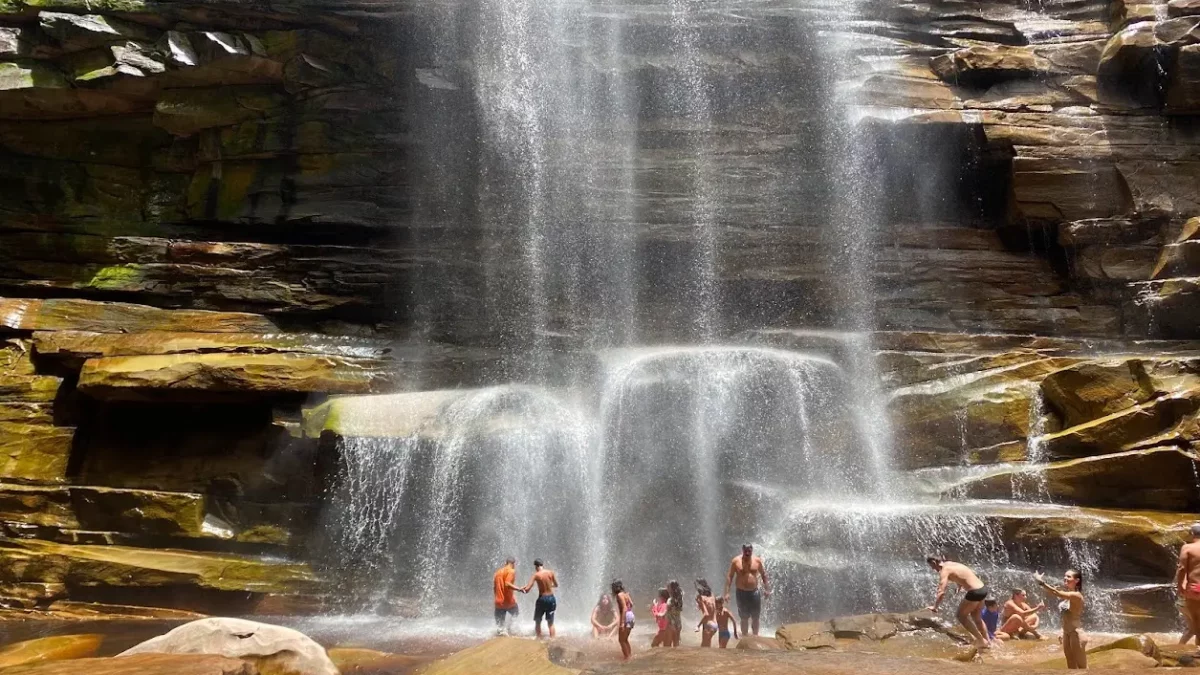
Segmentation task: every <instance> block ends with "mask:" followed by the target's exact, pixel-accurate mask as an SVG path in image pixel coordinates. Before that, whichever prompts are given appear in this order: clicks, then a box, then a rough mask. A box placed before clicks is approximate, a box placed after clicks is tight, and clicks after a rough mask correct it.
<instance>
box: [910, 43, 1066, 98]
mask: <svg viewBox="0 0 1200 675" xmlns="http://www.w3.org/2000/svg"><path fill="white" fill-rule="evenodd" d="M930 66H931V67H932V69H933V72H934V73H936V74H937V76H938V77H940V78H942V79H943V80H945V81H946V82H949V83H950V84H959V85H962V86H964V87H981V88H986V87H990V86H992V85H994V84H997V83H999V82H1003V81H1006V80H1011V79H1021V78H1031V77H1034V76H1036V75H1037V74H1039V73H1050V72H1054V71H1055V70H1056V69H1055V67H1054V65H1053V64H1051V63H1050V62H1049V61H1048V60H1046V59H1045V58H1042V57H1040V56H1039V55H1038V54H1037V53H1035V52H1034V50H1033V49H1032V48H1030V47H1027V46H1010V45H983V46H978V47H968V48H966V49H960V50H958V51H956V52H952V53H950V54H945V55H943V56H936V57H934V58H933V59H931V60H930Z"/></svg>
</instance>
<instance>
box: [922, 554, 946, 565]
mask: <svg viewBox="0 0 1200 675" xmlns="http://www.w3.org/2000/svg"><path fill="white" fill-rule="evenodd" d="M925 562H927V563H929V564H930V565H941V564H942V563H944V562H946V559H945V558H943V557H941V556H936V555H931V556H927V557H926V558H925Z"/></svg>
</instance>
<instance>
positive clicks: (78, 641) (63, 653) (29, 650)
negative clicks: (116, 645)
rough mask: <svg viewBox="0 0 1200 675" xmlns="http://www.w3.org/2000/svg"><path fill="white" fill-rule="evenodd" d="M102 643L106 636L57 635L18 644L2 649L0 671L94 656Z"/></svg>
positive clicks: (0, 651) (0, 652)
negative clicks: (45, 662)
mask: <svg viewBox="0 0 1200 675" xmlns="http://www.w3.org/2000/svg"><path fill="white" fill-rule="evenodd" d="M101 642H104V636H103V635H96V634H87V635H57V636H55V637H47V638H39V639H37V640H26V641H25V642H18V643H16V644H11V645H9V646H7V647H5V648H3V649H0V669H3V668H11V667H13V666H22V665H26V664H31V663H40V662H43V661H62V660H65V659H79V658H84V657H87V656H92V655H94V654H95V653H96V650H97V649H99V648H100V643H101Z"/></svg>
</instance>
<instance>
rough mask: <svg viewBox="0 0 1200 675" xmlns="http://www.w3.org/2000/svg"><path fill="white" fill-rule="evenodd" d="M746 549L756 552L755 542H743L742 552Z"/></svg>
mask: <svg viewBox="0 0 1200 675" xmlns="http://www.w3.org/2000/svg"><path fill="white" fill-rule="evenodd" d="M746 551H750V552H751V553H753V552H754V544H742V553H745V552H746Z"/></svg>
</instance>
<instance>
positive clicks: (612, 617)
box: [592, 595, 617, 638]
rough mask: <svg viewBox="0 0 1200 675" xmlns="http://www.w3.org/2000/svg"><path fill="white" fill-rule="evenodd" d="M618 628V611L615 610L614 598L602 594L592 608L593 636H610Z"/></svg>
mask: <svg viewBox="0 0 1200 675" xmlns="http://www.w3.org/2000/svg"><path fill="white" fill-rule="evenodd" d="M616 630H617V613H616V612H614V611H613V604H612V600H610V599H609V597H608V596H607V595H601V596H600V599H599V600H597V601H596V606H595V607H593V608H592V637H593V638H602V637H608V636H609V635H612V634H613V633H614V632H615V631H616Z"/></svg>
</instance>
